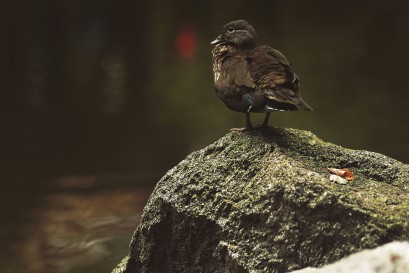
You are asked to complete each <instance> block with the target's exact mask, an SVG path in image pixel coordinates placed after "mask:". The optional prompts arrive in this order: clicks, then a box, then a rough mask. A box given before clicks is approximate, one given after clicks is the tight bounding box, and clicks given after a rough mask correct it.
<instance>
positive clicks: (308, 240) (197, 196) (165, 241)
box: [117, 128, 409, 273]
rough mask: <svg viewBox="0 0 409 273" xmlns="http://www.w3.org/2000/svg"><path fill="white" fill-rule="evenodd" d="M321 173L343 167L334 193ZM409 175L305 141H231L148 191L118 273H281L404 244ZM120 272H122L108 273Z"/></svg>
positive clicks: (235, 136) (305, 136)
mask: <svg viewBox="0 0 409 273" xmlns="http://www.w3.org/2000/svg"><path fill="white" fill-rule="evenodd" d="M325 167H333V168H349V169H350V170H351V171H352V172H353V173H354V175H355V177H356V178H355V180H354V181H352V182H350V183H348V184H347V185H340V184H336V183H334V182H331V181H330V180H329V176H330V174H329V173H328V171H327V170H326V169H325ZM408 189H409V166H408V165H405V164H402V163H400V162H398V161H396V160H393V159H391V158H388V157H386V156H384V155H381V154H377V153H373V152H367V151H355V150H350V149H345V148H342V147H339V146H336V145H333V144H330V143H326V142H323V141H322V140H320V139H319V138H317V137H316V136H315V135H313V134H312V133H310V132H305V131H299V130H294V129H282V128H269V129H266V130H256V131H252V132H244V133H239V132H233V133H229V134H227V135H226V136H225V137H223V138H221V139H220V140H218V141H216V142H215V143H213V144H211V145H209V146H208V147H206V148H204V149H202V150H200V151H197V152H194V153H192V154H191V155H189V156H188V157H187V158H186V159H185V160H183V161H182V162H181V163H180V164H179V165H177V166H176V167H175V168H173V169H171V170H170V171H168V172H167V173H166V175H165V176H164V177H163V178H162V179H161V180H160V181H159V182H158V184H157V186H156V188H155V190H154V192H153V193H152V196H151V197H150V199H149V201H148V203H147V205H146V207H145V209H144V213H143V216H142V220H141V223H140V225H139V227H138V228H137V230H136V232H135V234H134V236H133V238H132V241H131V246H130V258H129V259H128V262H127V265H126V266H125V267H122V269H117V270H123V272H126V273H134V272H135V273H136V272H150V273H154V272H287V271H291V270H296V269H300V268H304V267H307V266H313V267H315V266H322V265H325V264H329V263H331V262H334V261H336V260H338V259H341V258H343V257H345V256H346V255H348V254H350V253H354V252H356V251H358V250H360V249H363V248H372V247H375V246H379V245H382V244H384V243H387V242H390V241H392V240H407V239H409V225H408V223H409V210H408V207H409V194H408ZM118 272H122V271H118Z"/></svg>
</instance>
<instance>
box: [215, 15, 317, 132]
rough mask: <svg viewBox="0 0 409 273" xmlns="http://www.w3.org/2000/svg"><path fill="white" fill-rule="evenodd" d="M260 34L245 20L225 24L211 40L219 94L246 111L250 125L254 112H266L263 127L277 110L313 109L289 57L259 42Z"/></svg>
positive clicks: (232, 104) (228, 103) (229, 105)
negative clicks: (306, 98) (302, 91)
mask: <svg viewBox="0 0 409 273" xmlns="http://www.w3.org/2000/svg"><path fill="white" fill-rule="evenodd" d="M256 40H257V34H256V31H255V30H254V28H253V27H252V26H251V25H250V24H249V23H248V22H246V21H244V20H237V21H233V22H230V23H228V24H226V25H224V26H223V28H222V31H221V34H220V35H219V36H218V37H217V38H216V40H214V41H213V42H211V44H212V45H215V48H214V49H213V50H212V55H213V73H214V85H215V89H216V94H217V96H218V97H219V98H220V99H221V100H222V101H223V102H224V103H225V104H226V106H227V107H228V108H230V109H231V110H234V111H238V112H242V113H246V127H245V128H233V129H231V130H233V131H244V130H251V129H253V128H254V127H253V125H252V124H251V121H250V112H256V113H266V116H265V118H264V121H263V124H262V125H261V127H267V126H268V119H269V117H270V113H271V112H274V111H294V110H298V109H304V110H306V111H312V110H313V109H312V108H311V106H309V105H308V104H307V103H306V102H305V101H304V100H303V99H302V98H301V93H300V80H299V78H298V76H297V74H295V72H294V70H293V69H292V67H291V65H290V63H289V62H288V60H287V58H286V57H285V56H284V55H283V54H282V53H281V52H280V51H278V50H275V49H273V48H271V47H268V46H256Z"/></svg>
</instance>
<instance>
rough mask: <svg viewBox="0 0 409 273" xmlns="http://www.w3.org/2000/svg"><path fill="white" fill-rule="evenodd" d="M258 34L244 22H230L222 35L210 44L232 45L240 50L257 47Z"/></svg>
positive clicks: (224, 27) (225, 26)
mask: <svg viewBox="0 0 409 273" xmlns="http://www.w3.org/2000/svg"><path fill="white" fill-rule="evenodd" d="M256 40H257V34H256V31H255V30H254V28H253V27H252V26H251V25H250V24H249V23H248V22H246V21H244V20H237V21H233V22H230V23H228V24H226V25H224V26H223V28H222V31H221V33H220V35H219V36H218V37H217V38H216V40H214V41H212V42H211V43H210V44H212V45H217V44H223V43H226V44H231V45H233V46H236V47H239V48H252V47H255V46H256Z"/></svg>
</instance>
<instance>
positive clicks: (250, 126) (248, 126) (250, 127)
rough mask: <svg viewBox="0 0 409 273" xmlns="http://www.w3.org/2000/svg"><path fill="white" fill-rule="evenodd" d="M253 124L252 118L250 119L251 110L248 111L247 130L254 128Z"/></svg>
mask: <svg viewBox="0 0 409 273" xmlns="http://www.w3.org/2000/svg"><path fill="white" fill-rule="evenodd" d="M253 129H254V127H253V124H251V120H250V112H246V130H247V131H250V130H253Z"/></svg>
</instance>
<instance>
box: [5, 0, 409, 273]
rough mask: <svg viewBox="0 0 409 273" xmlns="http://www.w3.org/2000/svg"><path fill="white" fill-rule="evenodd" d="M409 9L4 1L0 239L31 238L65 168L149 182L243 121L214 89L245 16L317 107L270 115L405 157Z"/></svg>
mask: <svg viewBox="0 0 409 273" xmlns="http://www.w3.org/2000/svg"><path fill="white" fill-rule="evenodd" d="M408 14H409V2H408V1H403V0H394V1H382V0H371V1H369V0H363V1H323V0H312V1H264V0H260V1H233V0H228V1H161V0H153V1H136V0H133V1H131V0H121V1H113V0H98V1H97V0H89V1H77V0H72V1H62V0H57V1H47V0H39V1H24V0H13V1H2V2H1V4H0V171H1V172H0V175H1V177H0V183H1V188H2V189H1V194H0V198H1V206H0V211H1V212H2V218H1V221H2V229H1V230H0V231H2V233H0V236H1V237H0V238H1V239H2V240H5V241H7V242H8V241H9V240H18V239H21V237H20V236H21V235H20V233H19V232H18V231H19V229H16V225H17V226H19V225H22V224H24V223H25V222H24V221H27V219H31V220H32V218H36V217H35V215H34V216H33V215H31V216H30V217H31V218H27V215H26V211H27V208H30V207H32V206H35V205H38V204H40V203H41V202H39V201H38V200H39V197H42V196H43V194H44V192H49V191H50V190H55V181H57V180H58V179H60V178H61V177H71V176H97V177H99V179H96V180H95V181H96V182H95V183H93V187H96V188H98V187H99V186H100V185H102V184H104V183H105V182H104V181H107V180H109V185H110V186H109V187H110V188H112V187H121V186H122V184H121V183H123V184H126V185H127V187H139V186H140V185H148V186H149V187H152V185H154V183H155V182H157V180H158V179H159V178H160V177H161V176H162V175H163V174H164V172H165V171H166V170H167V169H169V168H171V167H172V166H174V165H175V164H177V163H178V162H179V161H181V160H182V159H183V158H184V157H185V156H186V155H187V154H188V153H190V152H192V151H194V150H197V149H199V148H202V147H204V146H206V145H208V144H210V143H211V142H213V141H215V140H216V139H218V138H219V137H221V136H223V135H224V134H226V133H227V132H228V129H229V128H231V127H238V126H242V125H243V124H244V115H242V114H240V113H234V112H231V111H229V110H228V109H226V108H225V107H224V105H223V104H222V103H221V102H220V101H219V100H218V98H217V97H216V96H215V94H214V91H213V75H212V70H211V69H212V68H211V55H210V51H211V49H212V47H211V46H210V45H209V42H210V41H211V40H213V39H214V38H215V37H216V36H217V35H218V33H219V31H220V29H221V26H222V25H223V24H225V23H227V22H229V21H232V20H235V19H245V20H247V21H249V22H250V23H251V24H252V25H253V26H254V27H255V29H256V31H257V32H258V36H259V44H268V45H271V46H272V47H274V48H276V49H278V50H280V51H282V52H283V53H284V54H285V55H286V56H287V57H288V59H289V60H290V61H291V63H292V64H293V67H294V69H295V70H296V71H297V74H298V75H299V76H300V78H301V82H302V92H303V97H304V99H305V100H306V101H307V102H309V104H310V105H312V106H313V107H314V109H315V111H314V112H312V113H306V112H291V113H274V114H273V115H272V117H271V121H270V124H271V125H273V126H284V127H292V128H299V129H305V130H310V131H312V132H314V133H315V134H317V135H318V136H319V137H321V138H322V139H324V140H326V141H331V142H334V143H336V144H339V145H342V146H346V147H350V148H354V149H365V150H371V151H376V152H380V153H384V154H386V155H388V156H391V157H394V158H396V159H398V160H401V161H403V162H406V163H407V162H409V142H408V137H409V128H408V118H409V115H408V114H409V107H408V98H409V90H408V85H407V78H408V74H409V68H408V63H409V54H408V49H409V16H408ZM256 116H257V115H253V119H257V118H258V120H260V119H261V118H262V117H256ZM101 177H103V178H104V177H105V180H104V179H102V178H101ZM106 177H109V179H107V178H106ZM124 177H125V178H124ZM130 177H131V178H130ZM101 181H102V182H101ZM93 189H94V188H90V189H88V190H90V191H92V190H93ZM96 191H97V190H96ZM41 206H47V203H45V204H44V203H41ZM11 234H13V235H11ZM5 251H6V252H7V251H9V250H7V249H6V250H5ZM125 252H126V250H125ZM106 270H107V271H109V270H108V269H106Z"/></svg>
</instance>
